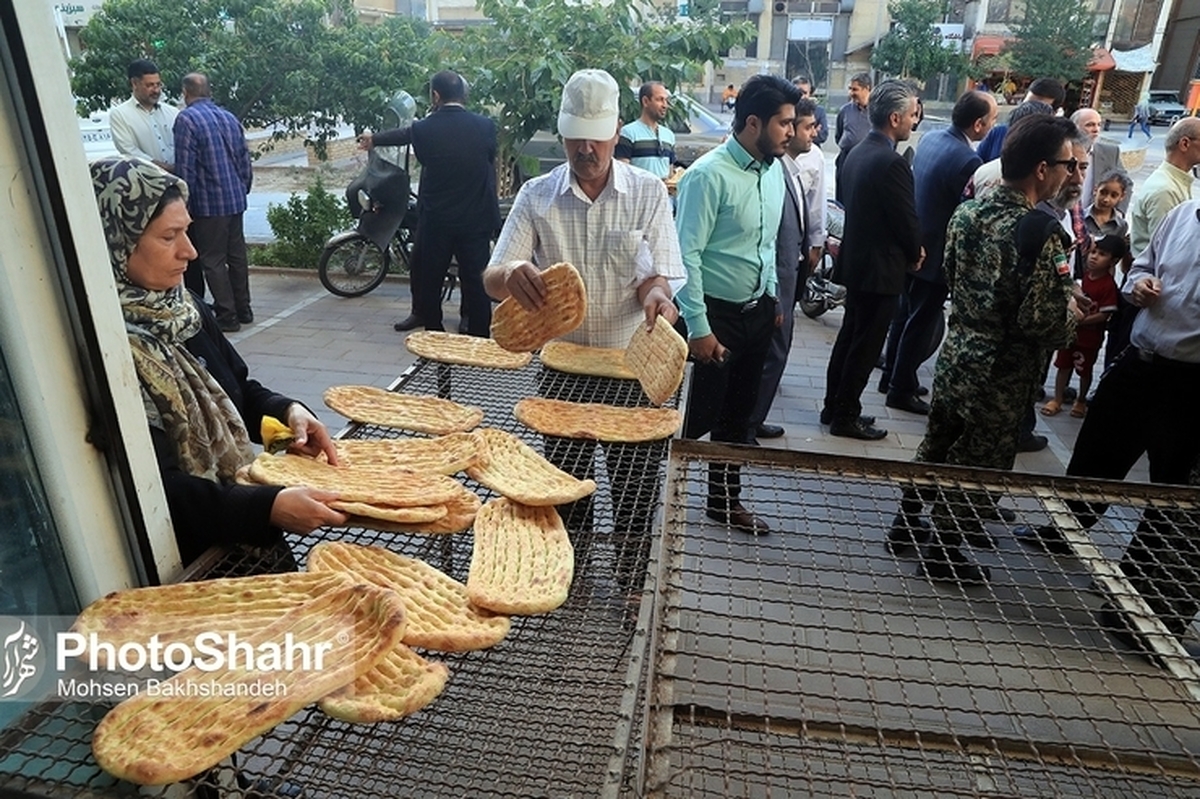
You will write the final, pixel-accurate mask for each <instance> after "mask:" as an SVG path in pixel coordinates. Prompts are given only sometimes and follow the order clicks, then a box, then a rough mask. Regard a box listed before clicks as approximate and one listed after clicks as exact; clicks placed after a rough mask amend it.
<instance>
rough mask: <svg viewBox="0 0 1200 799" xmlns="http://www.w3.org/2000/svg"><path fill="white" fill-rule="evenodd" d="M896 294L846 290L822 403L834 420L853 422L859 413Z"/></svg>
mask: <svg viewBox="0 0 1200 799" xmlns="http://www.w3.org/2000/svg"><path fill="white" fill-rule="evenodd" d="M896 304H897V295H895V294H876V293H874V292H871V291H857V290H854V291H847V292H846V314H845V316H844V317H843V318H842V329H841V330H839V331H838V335H837V340H836V341H834V343H833V352H832V353H830V355H829V367H828V368H827V369H826V372H825V407H826V408H827V409H829V411H830V413H831V414H832V415H833V423H834V424H837V423H839V422H853V421H854V420H856V419H858V417H859V415H860V414H861V413H862V393H863V389H864V388H866V386H867V381H868V380H870V378H871V370H872V369H874V368H875V363H876V361H878V360H879V353H880V352H882V351H883V342H884V340H885V339H886V338H887V332H888V326H889V325H890V324H891V321H892V317H893V316H894V315H895V313H896Z"/></svg>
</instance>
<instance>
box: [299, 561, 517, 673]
mask: <svg viewBox="0 0 1200 799" xmlns="http://www.w3.org/2000/svg"><path fill="white" fill-rule="evenodd" d="M308 569H309V571H312V572H316V573H327V572H336V573H339V574H343V575H346V576H348V577H349V578H351V579H352V580H354V581H355V582H368V583H372V584H374V585H378V586H382V587H383V588H389V589H391V590H393V591H395V592H396V593H398V594H400V596H401V597H402V598H403V599H404V607H405V610H406V611H407V618H408V625H407V627H406V628H405V631H404V644H405V645H407V646H416V647H420V648H422V649H436V650H438V651H441V652H467V651H471V650H475V649H487V648H488V647H492V646H495V645H496V644H498V643H500V642H501V641H502V640H504V637H505V636H506V635H508V631H509V628H510V626H511V622H510V621H509V619H508V617H507V616H498V615H496V614H494V613H492V612H490V611H487V610H480V609H479V608H476V607H475V606H474V605H472V604H471V602H470V600H469V599H468V598H467V587H466V586H465V585H463V584H462V583H460V582H458V581H457V580H455V579H453V578H451V577H450V576H449V575H446V574H444V573H443V572H441V571H439V570H438V569H435V568H434V567H433V566H430V565H429V564H428V563H426V562H425V561H423V560H417V559H416V558H408V557H405V556H403V555H398V554H396V553H395V552H392V551H390V550H387V549H383V548H382V547H374V546H359V545H357V544H350V543H346V542H343V541H323V542H321V543H320V544H317V545H316V546H315V547H313V548H312V551H311V552H309V553H308Z"/></svg>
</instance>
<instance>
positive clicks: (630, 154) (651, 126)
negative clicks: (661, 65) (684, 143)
mask: <svg viewBox="0 0 1200 799" xmlns="http://www.w3.org/2000/svg"><path fill="white" fill-rule="evenodd" d="M638 103H639V104H640V105H641V107H642V114H641V116H639V117H638V118H637V119H635V120H634V121H632V122H630V123H629V124H627V125H624V126H622V128H621V135H620V138H618V139H617V149H616V151H615V153H614V154H613V157H614V158H616V159H617V160H618V161H624V162H625V163H627V164H633V165H634V166H636V167H638V168H640V169H644V170H646V171H647V172H649V173H650V174H652V175H654V176H655V177H657V178H663V179H665V178H668V177H670V176H671V166H672V165H673V164H674V163H675V133H674V131H672V130H671V128H669V127H668V126H667V125H665V124H663V123H664V122H666V119H667V112H668V111H669V110H670V108H671V93H670V92H668V91H667V87H666V86H663V85H662V84H661V83H659V82H658V81H648V82H646V83H643V84H642V87H641V88H640V89H638Z"/></svg>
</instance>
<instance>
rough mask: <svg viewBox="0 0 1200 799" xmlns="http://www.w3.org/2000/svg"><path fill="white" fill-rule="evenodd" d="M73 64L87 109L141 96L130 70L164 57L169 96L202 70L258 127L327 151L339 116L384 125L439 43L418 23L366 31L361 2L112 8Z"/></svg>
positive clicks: (178, 2) (113, 2)
mask: <svg viewBox="0 0 1200 799" xmlns="http://www.w3.org/2000/svg"><path fill="white" fill-rule="evenodd" d="M80 40H81V42H82V43H83V46H84V48H85V49H84V52H83V54H82V55H81V56H79V57H78V58H75V59H73V60H72V62H71V68H72V70H73V77H72V88H73V89H74V91H75V94H76V96H77V97H78V98H79V101H80V102H79V104H80V110H81V111H85V112H89V111H93V110H97V109H102V108H107V107H108V105H109V104H110V103H111V102H112V101H114V100H120V99H124V98H126V97H128V96H129V82H128V80H127V79H126V78H125V69H126V66H127V65H128V63H129V62H130V61H131V60H133V59H134V58H140V57H146V58H152V59H154V61H155V62H156V63H157V64H158V67H159V69H160V70H161V72H162V76H163V82H164V83H165V84H166V86H167V91H168V94H169V95H171V96H176V97H177V96H178V93H179V86H180V81H181V79H182V78H183V76H184V75H185V74H186V73H188V72H191V71H199V72H204V73H205V74H207V75H208V78H209V82H210V83H211V84H212V88H213V98H214V100H216V102H217V103H219V104H220V105H222V106H224V107H225V108H227V109H228V110H229V111H231V112H232V113H233V114H235V115H236V116H237V117H238V118H239V119H240V120H241V121H242V123H243V124H244V125H246V126H247V127H264V128H270V127H273V128H274V134H275V136H276V138H282V137H285V136H293V135H301V136H304V137H306V139H307V140H308V141H310V142H311V143H313V144H314V145H316V146H317V149H318V152H319V153H321V154H323V150H324V144H325V143H326V142H327V141H328V140H330V139H331V138H333V137H334V136H335V135H336V127H337V125H338V122H339V118H340V119H341V120H344V121H346V122H348V123H350V124H352V125H355V126H357V127H359V128H362V127H366V126H378V125H380V124H382V122H383V98H386V97H390V96H391V95H392V94H393V93H394V92H396V91H397V90H399V89H401V88H404V87H407V86H413V85H419V84H420V82H421V81H423V80H425V79H426V73H427V67H426V66H425V65H426V64H428V63H431V61H430V54H429V51H428V50H427V45H428V44H429V43H430V42H432V41H433V39H431V37H429V36H428V28H427V26H426V25H425V24H424V23H423V22H420V21H417V20H413V19H410V18H392V19H389V20H387V21H386V22H385V23H383V24H379V25H366V24H362V23H359V21H358V17H357V14H356V13H355V11H354V6H353V2H352V0H107V2H105V3H104V5H103V6H102V7H101V9H100V11H99V12H97V13H96V14H95V16H93V17H92V19H91V20H90V21H89V22H88V24H87V26H86V27H84V28H83V30H82V31H81V32H80Z"/></svg>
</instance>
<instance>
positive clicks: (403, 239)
mask: <svg viewBox="0 0 1200 799" xmlns="http://www.w3.org/2000/svg"><path fill="white" fill-rule="evenodd" d="M392 250H393V251H394V252H395V253H396V255H398V256H400V260H401V261H403V262H404V269H405V271H407V272H409V273H411V272H412V251H413V232H412V231H411V230H409V229H408V228H406V227H402V228H400V229H399V230H397V231H396V235H395V237H394V238H393V239H392Z"/></svg>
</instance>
